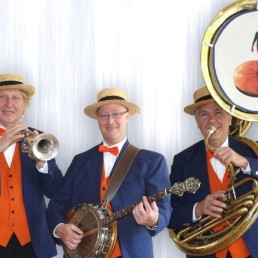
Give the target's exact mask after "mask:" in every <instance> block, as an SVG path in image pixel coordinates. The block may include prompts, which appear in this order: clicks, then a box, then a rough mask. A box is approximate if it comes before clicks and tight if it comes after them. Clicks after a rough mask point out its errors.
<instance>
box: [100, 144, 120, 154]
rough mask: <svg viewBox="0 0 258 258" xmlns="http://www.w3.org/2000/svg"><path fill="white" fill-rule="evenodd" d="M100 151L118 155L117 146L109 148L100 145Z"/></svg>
mask: <svg viewBox="0 0 258 258" xmlns="http://www.w3.org/2000/svg"><path fill="white" fill-rule="evenodd" d="M99 151H100V152H110V153H111V154H113V155H115V156H117V155H118V147H117V146H115V147H112V148H109V147H107V146H104V145H99Z"/></svg>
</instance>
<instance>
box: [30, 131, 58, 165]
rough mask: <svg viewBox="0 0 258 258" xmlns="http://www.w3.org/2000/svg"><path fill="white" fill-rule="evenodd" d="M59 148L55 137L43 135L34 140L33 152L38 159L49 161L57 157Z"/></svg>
mask: <svg viewBox="0 0 258 258" xmlns="http://www.w3.org/2000/svg"><path fill="white" fill-rule="evenodd" d="M58 148H59V144H58V140H57V139H56V137H55V136H54V135H52V134H49V133H42V134H40V135H38V136H37V137H35V139H34V140H33V144H32V147H31V151H32V153H33V155H34V156H35V157H36V158H37V159H39V160H42V161H47V160H50V159H53V158H54V157H55V156H56V155H57V151H58Z"/></svg>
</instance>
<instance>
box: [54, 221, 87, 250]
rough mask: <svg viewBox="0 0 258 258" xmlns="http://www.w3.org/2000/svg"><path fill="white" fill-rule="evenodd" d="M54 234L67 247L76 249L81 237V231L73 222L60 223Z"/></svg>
mask: <svg viewBox="0 0 258 258" xmlns="http://www.w3.org/2000/svg"><path fill="white" fill-rule="evenodd" d="M56 234H57V235H58V236H59V237H60V238H61V240H62V241H63V243H64V244H65V245H66V246H67V247H68V248H69V249H76V248H77V246H78V244H79V243H80V242H81V239H82V238H83V232H82V231H81V230H80V229H79V228H78V227H76V226H75V225H73V224H60V225H58V226H57V228H56Z"/></svg>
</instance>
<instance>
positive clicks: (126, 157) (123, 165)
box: [104, 144, 139, 205]
mask: <svg viewBox="0 0 258 258" xmlns="http://www.w3.org/2000/svg"><path fill="white" fill-rule="evenodd" d="M138 151H139V149H138V148H137V147H135V146H133V145H131V144H129V145H128V146H127V148H126V150H125V151H124V153H123V155H122V157H121V159H120V160H119V162H118V164H117V166H116V168H115V170H114V172H113V175H112V177H111V178H110V182H109V185H108V188H107V190H106V193H105V196H104V202H105V204H106V205H107V204H108V203H109V202H111V200H112V199H113V197H114V195H115V194H116V192H117V190H118V188H119V187H120V185H121V184H122V182H123V180H124V178H125V176H126V174H127V172H128V170H129V168H130V166H131V164H132V163H133V160H134V158H135V156H136V154H137V152H138Z"/></svg>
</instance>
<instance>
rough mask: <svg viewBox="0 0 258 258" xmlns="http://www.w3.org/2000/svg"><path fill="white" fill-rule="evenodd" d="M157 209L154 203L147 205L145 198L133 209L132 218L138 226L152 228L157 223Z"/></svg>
mask: <svg viewBox="0 0 258 258" xmlns="http://www.w3.org/2000/svg"><path fill="white" fill-rule="evenodd" d="M158 215H159V209H158V206H157V204H156V202H152V203H151V204H150V203H149V201H148V199H147V197H146V196H143V198H142V202H140V203H139V204H138V205H137V206H136V207H135V208H134V209H133V216H134V219H135V220H136V222H137V223H138V224H139V225H144V226H148V227H153V226H155V225H156V224H157V222H158Z"/></svg>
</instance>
